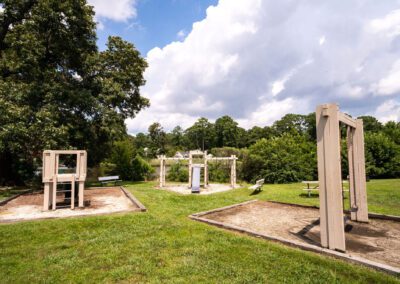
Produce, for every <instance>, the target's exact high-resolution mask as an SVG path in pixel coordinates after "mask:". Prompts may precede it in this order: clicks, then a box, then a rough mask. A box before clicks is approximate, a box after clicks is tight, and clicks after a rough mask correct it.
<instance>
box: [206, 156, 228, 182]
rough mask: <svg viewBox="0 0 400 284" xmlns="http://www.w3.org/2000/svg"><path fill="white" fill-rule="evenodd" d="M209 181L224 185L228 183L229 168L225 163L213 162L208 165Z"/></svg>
mask: <svg viewBox="0 0 400 284" xmlns="http://www.w3.org/2000/svg"><path fill="white" fill-rule="evenodd" d="M208 172H209V181H210V182H218V183H226V182H229V181H230V176H231V172H230V167H229V163H228V162H227V161H213V162H209V163H208Z"/></svg>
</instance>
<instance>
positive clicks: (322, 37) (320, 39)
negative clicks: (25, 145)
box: [318, 36, 326, 45]
mask: <svg viewBox="0 0 400 284" xmlns="http://www.w3.org/2000/svg"><path fill="white" fill-rule="evenodd" d="M325 40H326V38H325V36H321V37H320V38H319V41H318V43H319V45H323V44H324V43H325Z"/></svg>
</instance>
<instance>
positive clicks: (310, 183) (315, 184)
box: [301, 180, 349, 197]
mask: <svg viewBox="0 0 400 284" xmlns="http://www.w3.org/2000/svg"><path fill="white" fill-rule="evenodd" d="M301 183H303V184H306V185H307V187H306V188H303V190H306V191H307V193H308V197H311V192H312V191H313V190H316V191H318V190H319V181H317V180H304V181H302V182H301ZM344 183H348V181H347V180H343V181H342V190H343V191H349V190H348V189H343V184H344Z"/></svg>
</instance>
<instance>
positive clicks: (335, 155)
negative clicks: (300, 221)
mask: <svg viewBox="0 0 400 284" xmlns="http://www.w3.org/2000/svg"><path fill="white" fill-rule="evenodd" d="M316 123H317V153H318V179H319V186H320V189H319V192H320V193H319V200H320V228H321V245H322V247H326V248H329V249H332V250H337V251H341V252H345V251H346V243H345V233H344V220H343V199H342V187H341V186H342V185H341V182H342V178H341V155H340V127H339V123H343V124H344V125H346V126H347V149H348V161H349V186H350V202H351V210H350V211H351V214H350V215H351V220H353V221H357V222H368V205H367V191H366V176H365V157H364V132H363V121H362V120H361V119H353V118H351V117H350V116H348V115H346V114H344V113H341V112H340V111H339V107H338V105H337V104H324V105H319V106H318V107H317V110H316Z"/></svg>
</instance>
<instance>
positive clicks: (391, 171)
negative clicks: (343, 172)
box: [365, 133, 400, 178]
mask: <svg viewBox="0 0 400 284" xmlns="http://www.w3.org/2000/svg"><path fill="white" fill-rule="evenodd" d="M365 156H366V172H367V176H370V177H374V178H387V177H400V145H397V144H395V143H394V142H393V141H392V140H391V139H390V138H389V137H387V136H386V135H384V134H383V133H367V134H366V135H365Z"/></svg>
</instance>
